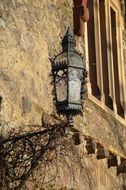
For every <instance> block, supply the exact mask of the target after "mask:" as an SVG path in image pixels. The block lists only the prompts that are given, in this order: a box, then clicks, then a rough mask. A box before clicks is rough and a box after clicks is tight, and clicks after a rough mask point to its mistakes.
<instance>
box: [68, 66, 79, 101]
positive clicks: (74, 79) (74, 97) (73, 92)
mask: <svg viewBox="0 0 126 190" xmlns="http://www.w3.org/2000/svg"><path fill="white" fill-rule="evenodd" d="M81 78H82V70H81V69H75V68H69V82H68V89H69V101H70V102H80V99H81Z"/></svg>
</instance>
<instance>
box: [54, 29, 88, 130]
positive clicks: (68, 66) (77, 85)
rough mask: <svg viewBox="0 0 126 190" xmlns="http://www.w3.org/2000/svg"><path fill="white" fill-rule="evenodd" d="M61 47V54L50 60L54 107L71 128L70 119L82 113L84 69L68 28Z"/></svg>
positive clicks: (82, 61)
mask: <svg viewBox="0 0 126 190" xmlns="http://www.w3.org/2000/svg"><path fill="white" fill-rule="evenodd" d="M61 45H62V52H61V53H59V54H58V55H56V56H55V57H54V58H53V59H51V63H52V76H53V85H54V98H55V106H56V109H57V113H58V114H64V115H66V117H67V119H68V123H69V125H70V126H72V125H73V122H72V117H73V116H74V115H77V114H81V113H82V108H83V99H84V95H85V89H86V87H85V83H86V82H85V81H86V80H85V79H86V68H85V65H84V60H83V58H82V56H81V55H80V54H79V53H78V52H77V50H76V42H75V39H74V35H73V33H72V32H71V31H70V28H68V30H67V32H66V34H65V36H64V37H63V39H62V43H61Z"/></svg>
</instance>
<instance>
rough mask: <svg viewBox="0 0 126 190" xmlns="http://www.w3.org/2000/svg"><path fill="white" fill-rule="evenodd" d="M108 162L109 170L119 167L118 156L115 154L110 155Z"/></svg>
mask: <svg viewBox="0 0 126 190" xmlns="http://www.w3.org/2000/svg"><path fill="white" fill-rule="evenodd" d="M107 162H108V168H110V167H115V166H118V159H117V156H116V155H114V154H110V156H109V158H108V160H107Z"/></svg>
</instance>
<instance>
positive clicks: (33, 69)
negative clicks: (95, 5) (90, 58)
mask: <svg viewBox="0 0 126 190" xmlns="http://www.w3.org/2000/svg"><path fill="white" fill-rule="evenodd" d="M71 7H72V1H70V0H69V1H68V0H62V1H59V0H30V1H29V0H1V1H0V97H1V99H0V100H1V101H0V103H1V105H0V109H1V113H0V114H1V121H2V122H3V121H4V122H5V123H7V126H9V127H11V126H13V125H14V126H15V125H23V124H26V125H28V124H40V123H41V117H42V114H43V112H47V113H49V114H52V113H53V103H52V93H51V90H52V87H51V84H50V82H51V77H50V72H51V67H50V61H49V57H50V56H52V55H53V54H54V53H58V51H59V50H60V41H61V38H60V37H61V36H63V34H64V32H65V31H66V28H67V26H68V25H69V24H70V23H71V25H72V8H71ZM75 127H77V128H79V129H80V130H81V131H83V132H84V134H86V135H89V136H91V137H92V138H95V139H96V141H97V142H100V143H102V144H103V146H105V147H106V148H107V149H108V150H110V151H112V152H114V153H116V154H117V155H118V156H119V157H124V158H125V157H126V152H125V149H126V143H125V138H126V135H125V134H126V128H125V127H124V126H121V124H120V123H117V121H116V120H115V119H113V118H112V117H110V116H109V115H107V114H106V113H104V111H102V110H101V109H100V108H98V107H97V106H95V105H94V104H93V103H92V102H90V101H87V102H86V104H85V109H84V117H77V118H75ZM83 164H84V169H83V167H82V166H80V165H78V164H77V166H76V167H75V168H74V172H75V173H76V172H77V175H76V179H77V184H76V185H75V184H74V183H73V181H72V182H71V181H70V180H71V176H70V175H69V176H68V175H67V176H68V177H65V174H66V171H67V169H64V170H63V171H62V168H63V167H62V168H61V172H60V175H61V176H60V177H59V178H58V179H59V182H61V181H62V183H61V186H67V188H73V189H76V190H104V189H105V190H115V189H118V190H119V189H120V190H121V189H122V190H123V189H125V188H126V186H125V175H123V174H120V175H119V176H116V168H114V169H110V170H108V168H107V164H106V160H100V161H98V160H97V159H96V157H95V155H93V156H92V157H90V156H87V157H84V163H83ZM72 167H73V166H72ZM59 182H58V184H60V183H59ZM59 186H60V185H58V187H59Z"/></svg>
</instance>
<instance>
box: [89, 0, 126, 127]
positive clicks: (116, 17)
mask: <svg viewBox="0 0 126 190" xmlns="http://www.w3.org/2000/svg"><path fill="white" fill-rule="evenodd" d="M88 8H89V12H90V19H89V21H88V23H87V39H86V44H87V47H88V48H87V50H86V57H87V60H88V63H87V67H88V70H89V82H88V96H89V98H90V99H91V100H93V101H94V102H95V103H97V104H98V105H99V106H100V107H102V108H103V109H105V110H106V111H108V112H109V113H111V114H112V115H113V116H114V117H116V118H117V119H118V120H120V121H121V122H122V123H124V124H126V82H125V74H126V73H124V68H126V67H125V64H126V63H125V56H124V51H125V47H124V45H123V44H124V41H125V39H124V36H125V35H123V34H124V32H125V30H124V19H123V17H122V14H121V2H120V0H93V1H88Z"/></svg>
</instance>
